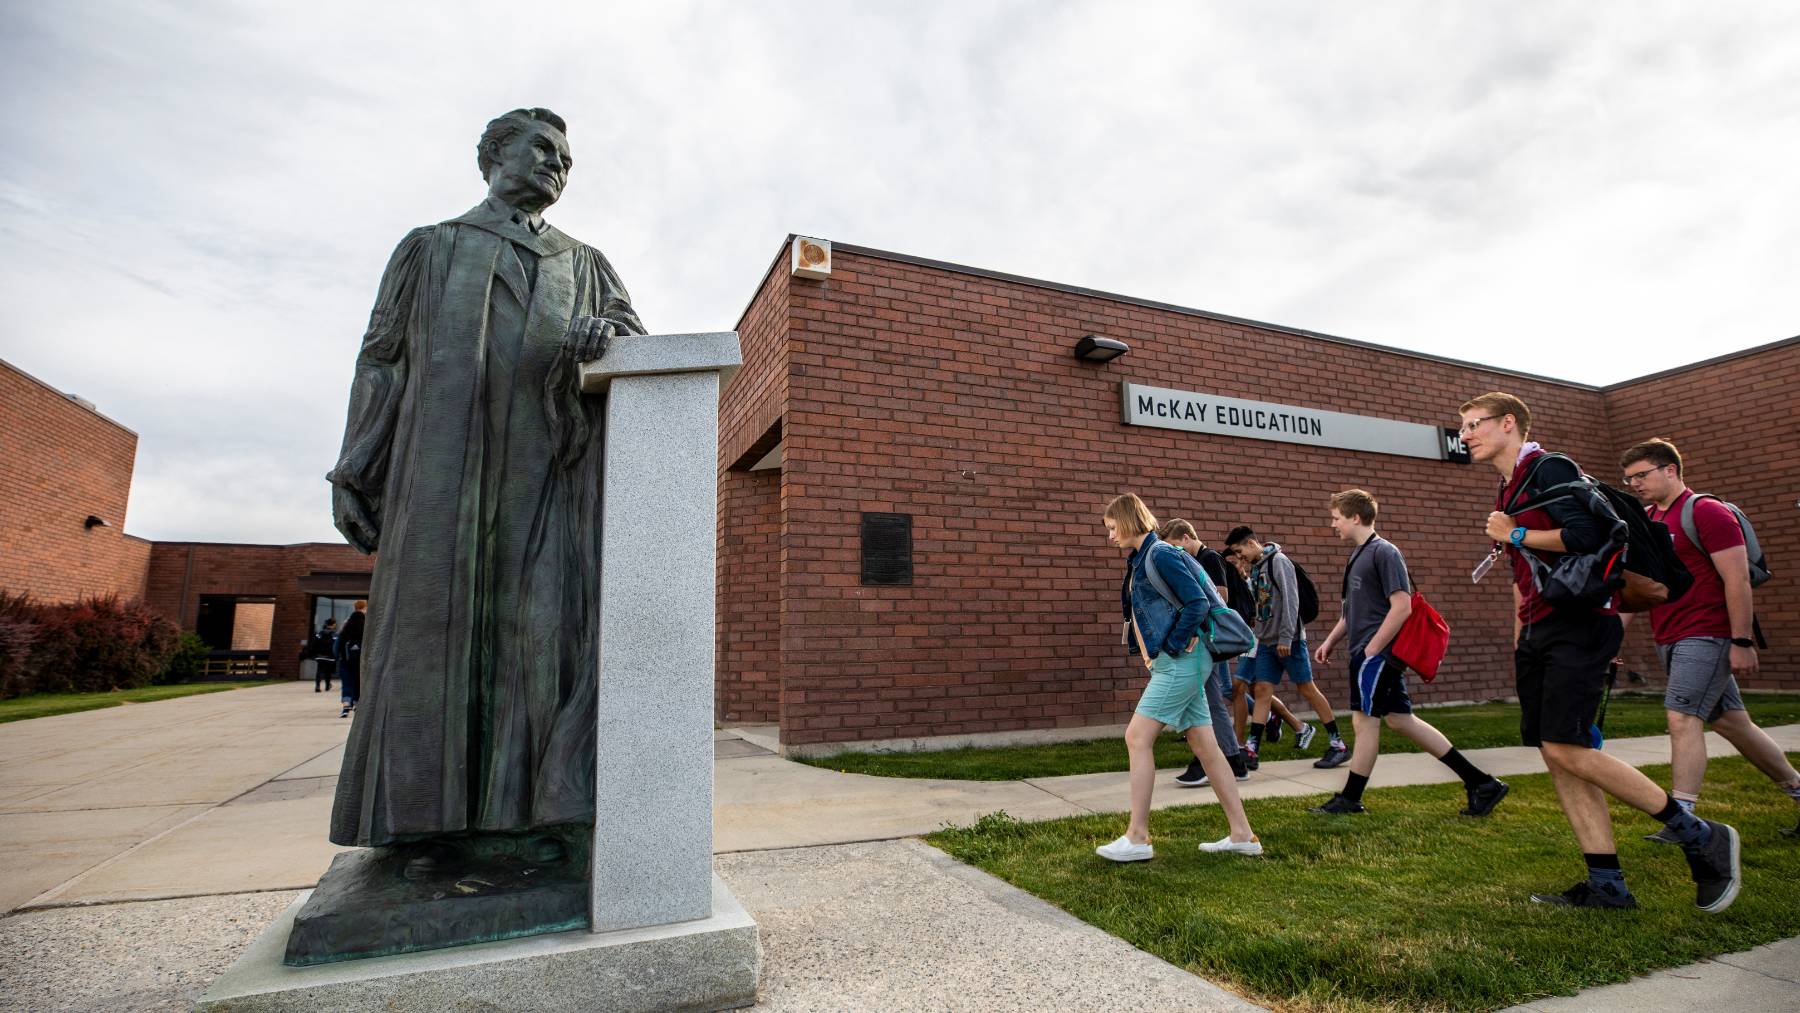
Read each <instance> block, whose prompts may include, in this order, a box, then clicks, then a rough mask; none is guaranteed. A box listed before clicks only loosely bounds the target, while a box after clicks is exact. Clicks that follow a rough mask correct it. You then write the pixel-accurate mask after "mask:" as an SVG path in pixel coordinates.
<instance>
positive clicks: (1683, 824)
mask: <svg viewBox="0 0 1800 1013" xmlns="http://www.w3.org/2000/svg"><path fill="white" fill-rule="evenodd" d="M1668 799H1669V801H1668V804H1666V805H1664V806H1663V807H1662V811H1661V812H1658V813H1657V814H1656V821H1657V822H1658V823H1661V824H1662V825H1663V826H1665V827H1668V828H1669V832H1670V833H1672V834H1674V835H1675V839H1676V840H1678V841H1680V842H1681V845H1682V847H1684V848H1696V847H1702V846H1704V845H1705V844H1706V842H1708V841H1710V840H1712V827H1710V826H1708V825H1707V824H1706V821H1705V820H1703V819H1701V818H1700V817H1698V816H1695V815H1694V814H1693V813H1691V812H1688V811H1687V810H1686V809H1683V808H1682V807H1681V803H1680V802H1677V801H1675V796H1673V795H1670V796H1668Z"/></svg>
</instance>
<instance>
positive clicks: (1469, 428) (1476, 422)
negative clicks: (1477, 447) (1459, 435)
mask: <svg viewBox="0 0 1800 1013" xmlns="http://www.w3.org/2000/svg"><path fill="white" fill-rule="evenodd" d="M1505 417H1506V416H1504V415H1483V416H1482V417H1480V418H1478V419H1470V420H1469V421H1467V422H1464V423H1463V424H1462V432H1464V433H1472V432H1474V431H1475V430H1477V429H1480V428H1481V424H1482V423H1483V422H1486V421H1488V420H1489V419H1503V418H1505Z"/></svg>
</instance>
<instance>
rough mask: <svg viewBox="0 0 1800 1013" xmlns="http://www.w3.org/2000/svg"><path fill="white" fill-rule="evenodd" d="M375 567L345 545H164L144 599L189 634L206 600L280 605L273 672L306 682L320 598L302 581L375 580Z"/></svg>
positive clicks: (158, 547) (156, 553)
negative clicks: (302, 657) (304, 663)
mask: <svg viewBox="0 0 1800 1013" xmlns="http://www.w3.org/2000/svg"><path fill="white" fill-rule="evenodd" d="M374 565H375V557H373V556H365V555H363V554H362V553H360V552H357V551H356V550H355V549H353V548H351V547H350V546H348V545H345V544H342V543H329V542H303V543H301V544H298V545H239V544H230V543H219V542H157V543H156V544H155V546H154V548H153V551H152V552H151V556H150V576H149V580H148V588H147V591H146V594H145V596H144V598H145V601H147V602H148V603H149V604H150V606H151V607H152V608H155V609H158V610H160V611H161V612H162V613H163V614H164V615H167V616H169V617H170V618H172V619H174V620H175V621H176V622H178V623H179V624H181V627H182V628H183V629H187V630H191V629H193V628H194V621H195V617H196V615H197V614H198V611H199V605H200V596H201V595H209V594H228V595H239V596H245V597H269V598H274V599H275V620H274V625H273V627H272V630H271V632H270V647H269V672H270V674H271V675H274V676H276V677H277V678H292V677H294V676H296V675H298V674H299V660H298V657H297V655H298V652H299V649H300V642H301V641H302V640H304V639H306V637H307V636H308V635H309V634H310V633H311V632H312V629H311V627H312V596H311V595H310V594H308V593H307V592H305V591H302V590H301V589H300V578H301V577H303V576H305V575H307V574H310V573H314V572H327V573H368V572H370V571H372V570H373V569H374Z"/></svg>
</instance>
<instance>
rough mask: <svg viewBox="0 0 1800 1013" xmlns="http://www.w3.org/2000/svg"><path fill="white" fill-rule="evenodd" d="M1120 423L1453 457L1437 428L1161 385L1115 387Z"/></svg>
mask: <svg viewBox="0 0 1800 1013" xmlns="http://www.w3.org/2000/svg"><path fill="white" fill-rule="evenodd" d="M1119 387H1120V392H1121V396H1122V398H1123V401H1124V408H1125V424H1126V425H1128V426H1155V427H1156V428H1159V429H1181V430H1185V431H1187V432H1190V433H1212V434H1214V435H1217V436H1245V437H1249V438H1250V439H1253V440H1278V441H1280V442H1282V443H1304V444H1306V445H1308V446H1313V447H1337V448H1340V449H1343V450H1367V451H1372V452H1374V453H1377V454H1399V455H1401V456H1403V457H1424V458H1429V459H1431V460H1434V461H1442V460H1447V459H1452V458H1451V457H1450V451H1451V450H1452V449H1453V448H1451V447H1450V446H1448V443H1447V431H1446V430H1445V429H1443V428H1442V427H1440V426H1427V425H1423V424H1421V423H1418V422H1400V421H1398V420H1395V419H1383V418H1376V417H1374V416H1372V415H1347V414H1345V413H1343V412H1328V411H1320V410H1319V409H1316V408H1297V407H1295V406H1293V405H1284V404H1273V403H1271V402H1268V401H1245V400H1243V399H1241V398H1235V397H1220V396H1219V395H1217V394H1201V393H1198V392H1196V391H1189V390H1170V389H1168V388H1166V387H1146V386H1144V385H1143V384H1138V383H1132V382H1130V381H1129V380H1127V381H1124V382H1122V383H1120V385H1119Z"/></svg>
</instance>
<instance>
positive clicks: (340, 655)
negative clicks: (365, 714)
mask: <svg viewBox="0 0 1800 1013" xmlns="http://www.w3.org/2000/svg"><path fill="white" fill-rule="evenodd" d="M368 609H369V603H368V602H366V601H358V602H357V603H356V611H354V612H352V613H350V618H348V619H346V620H344V628H343V629H342V630H340V631H338V638H337V672H338V688H339V691H340V693H339V695H340V698H341V699H342V700H343V702H344V711H343V713H341V714H339V715H338V717H340V718H347V717H349V716H350V712H351V711H353V710H355V709H356V698H357V696H358V695H359V694H361V693H362V641H363V624H364V622H365V621H366V620H367V618H368V617H367V616H366V615H365V614H364V613H366V612H367V611H368Z"/></svg>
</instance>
